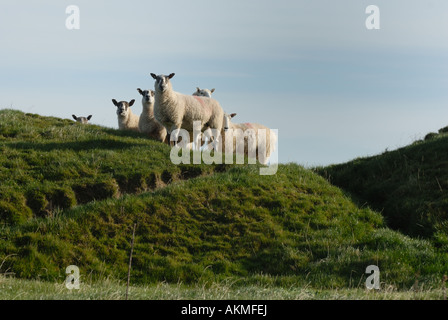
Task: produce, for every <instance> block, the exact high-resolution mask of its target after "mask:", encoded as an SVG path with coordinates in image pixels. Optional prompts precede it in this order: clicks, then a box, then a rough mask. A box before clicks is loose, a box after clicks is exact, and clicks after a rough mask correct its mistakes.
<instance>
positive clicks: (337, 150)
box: [0, 0, 448, 166]
mask: <svg viewBox="0 0 448 320" xmlns="http://www.w3.org/2000/svg"><path fill="white" fill-rule="evenodd" d="M371 4H372V3H370V2H367V1H353V0H344V1H342V2H338V3H333V2H331V1H329V0H320V1H314V2H310V1H285V0H281V1H276V2H275V5H272V2H270V1H253V0H246V1H236V0H231V1H226V2H219V3H209V2H205V1H203V0H194V1H191V2H188V3H187V2H182V1H178V0H176V1H173V0H170V1H166V2H163V3H151V4H149V3H147V2H145V1H140V0H139V1H137V0H135V1H131V2H127V3H126V4H124V3H107V2H105V1H98V2H95V3H89V2H88V1H85V0H80V1H75V2H68V1H58V2H56V1H54V0H46V1H41V2H39V4H36V3H34V2H31V1H25V2H21V3H20V4H18V3H16V2H13V1H2V4H1V5H0V8H2V9H3V10H0V30H1V31H0V41H1V43H2V46H3V47H4V48H6V50H3V52H2V59H0V66H1V69H2V73H1V75H0V92H1V95H0V108H5V109H10V108H12V109H17V110H21V111H24V112H30V113H37V114H40V115H43V116H55V117H60V118H65V119H71V115H72V114H75V115H77V116H87V115H89V114H92V115H93V117H92V119H91V123H93V124H97V125H101V126H104V127H108V128H117V127H118V126H117V118H116V113H115V107H114V105H113V104H112V102H111V99H113V98H114V99H117V100H127V101H129V100H131V99H135V100H136V103H135V105H134V107H133V111H134V113H137V114H139V113H140V111H141V104H140V100H141V99H140V95H139V94H138V92H137V90H136V89H137V88H142V89H153V86H154V81H153V79H152V78H151V77H150V75H149V74H150V73H151V72H153V73H156V74H169V73H171V72H174V73H176V76H175V77H174V78H173V80H172V83H173V89H174V90H175V91H177V92H181V93H184V94H192V93H193V92H194V91H195V90H196V87H200V88H208V89H211V88H215V89H216V90H215V92H214V93H213V98H215V99H216V100H218V101H219V102H220V104H221V105H222V107H223V109H224V111H226V112H228V113H231V112H235V113H237V114H238V115H237V116H236V118H235V119H234V121H235V122H241V123H244V122H255V123H261V124H264V125H266V126H268V127H270V128H271V129H277V130H278V133H279V154H278V158H279V162H280V163H288V162H296V163H299V164H301V165H304V166H321V165H322V166H323V165H329V164H337V163H343V162H347V161H350V160H353V159H355V158H358V157H365V156H371V155H376V154H380V153H382V152H384V150H386V149H387V150H394V149H397V148H399V147H402V146H405V145H408V144H410V143H412V142H413V141H415V140H418V139H422V138H423V137H424V136H425V135H426V134H427V133H429V132H437V130H438V129H439V128H442V127H445V126H447V125H448V110H447V101H448V90H447V86H448V77H447V76H448V55H447V53H448V41H447V40H448V34H447V33H446V30H448V21H447V20H446V19H445V17H444V13H445V12H447V11H448V3H446V2H443V1H441V0H435V1H430V2H425V3H421V2H419V1H416V0H413V1H410V2H409V1H406V2H405V1H396V2H394V3H388V2H387V1H385V0H381V1H375V3H374V4H375V5H376V6H377V7H378V8H379V10H380V16H379V17H380V20H379V21H380V29H374V30H369V29H368V28H366V20H367V19H368V17H369V16H370V15H369V14H368V13H367V14H366V12H365V11H366V8H367V7H368V6H369V5H371ZM70 5H75V6H77V7H78V8H79V11H80V12H79V21H80V25H79V29H73V30H70V29H68V28H67V25H66V23H67V19H68V18H69V17H70V14H67V13H66V9H67V7H69V6H70ZM191 17H194V18H193V19H191Z"/></svg>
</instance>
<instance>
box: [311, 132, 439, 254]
mask: <svg viewBox="0 0 448 320" xmlns="http://www.w3.org/2000/svg"><path fill="white" fill-rule="evenodd" d="M316 171H317V172H318V173H320V174H321V175H323V176H325V177H327V178H328V180H329V181H330V182H331V183H333V184H335V185H337V186H339V187H341V188H343V189H344V190H347V191H348V192H350V194H351V195H353V196H354V197H355V198H356V199H357V202H359V203H367V204H368V205H369V206H371V207H372V208H373V209H375V210H378V211H381V212H382V214H383V215H384V217H385V221H386V224H387V225H388V226H389V227H391V228H393V229H395V230H400V231H401V232H403V233H405V234H408V235H410V236H414V237H416V236H418V237H424V238H427V239H430V240H431V241H432V242H433V243H434V244H435V245H436V246H437V247H439V248H441V249H442V250H444V251H448V136H447V135H446V134H445V133H441V134H435V133H433V134H431V135H430V136H427V139H425V141H417V142H415V143H414V144H412V145H410V146H407V147H404V148H400V149H398V150H395V151H390V152H385V153H383V154H381V155H378V156H374V157H367V158H359V159H355V160H353V161H350V162H348V163H345V164H340V165H332V166H328V167H325V168H318V169H317V170H316Z"/></svg>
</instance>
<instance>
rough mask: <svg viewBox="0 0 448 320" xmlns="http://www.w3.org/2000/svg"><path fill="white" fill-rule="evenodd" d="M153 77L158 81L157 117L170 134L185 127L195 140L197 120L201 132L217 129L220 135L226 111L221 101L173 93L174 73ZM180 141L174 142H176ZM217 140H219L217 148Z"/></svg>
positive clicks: (156, 82)
mask: <svg viewBox="0 0 448 320" xmlns="http://www.w3.org/2000/svg"><path fill="white" fill-rule="evenodd" d="M151 76H152V77H153V78H154V79H155V83H154V89H155V93H156V94H155V103H154V116H155V118H156V119H157V121H159V122H160V123H161V124H163V125H164V126H165V128H166V130H167V132H168V134H171V133H172V132H173V131H174V130H176V129H181V128H182V129H185V130H187V131H188V132H189V133H190V141H193V137H192V133H193V122H194V121H199V122H200V124H201V131H204V130H206V129H208V128H212V129H216V130H217V132H218V135H219V134H220V133H221V128H222V118H223V116H224V111H223V110H222V108H221V106H220V104H219V102H218V101H216V100H214V99H212V98H208V97H201V96H191V95H185V94H182V93H179V92H176V91H174V90H173V88H172V85H171V81H170V80H171V79H172V78H173V77H174V73H171V74H170V75H168V76H166V75H155V74H154V73H151ZM177 138H178V137H177V136H176V137H174V139H173V138H172V140H174V141H177ZM218 139H219V138H218V137H216V140H215V147H216V145H217V141H218Z"/></svg>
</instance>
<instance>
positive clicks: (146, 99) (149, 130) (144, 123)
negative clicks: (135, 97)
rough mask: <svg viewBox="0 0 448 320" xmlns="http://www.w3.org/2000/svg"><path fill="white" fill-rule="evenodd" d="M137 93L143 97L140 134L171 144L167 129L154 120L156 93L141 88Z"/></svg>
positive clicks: (139, 126) (139, 123) (139, 124)
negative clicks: (167, 137)
mask: <svg viewBox="0 0 448 320" xmlns="http://www.w3.org/2000/svg"><path fill="white" fill-rule="evenodd" d="M137 91H138V92H139V93H140V94H141V95H142V113H141V114H140V120H139V122H138V128H139V130H140V132H142V133H146V134H147V135H148V136H149V137H151V138H154V139H156V140H158V141H161V142H167V143H169V142H168V141H167V139H166V135H167V133H166V129H165V127H164V126H163V125H162V124H160V122H158V121H157V120H156V119H155V118H154V96H155V93H154V91H153V90H142V89H140V88H137Z"/></svg>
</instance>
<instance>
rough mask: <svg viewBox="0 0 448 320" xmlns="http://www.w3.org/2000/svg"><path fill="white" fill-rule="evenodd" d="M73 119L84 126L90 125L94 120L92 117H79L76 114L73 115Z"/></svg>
mask: <svg viewBox="0 0 448 320" xmlns="http://www.w3.org/2000/svg"><path fill="white" fill-rule="evenodd" d="M72 117H73V119H75V120H76V122H79V123H82V124H86V123H89V120H90V119H91V118H92V115H89V116H88V117H87V118H86V117H77V116H75V115H74V114H72Z"/></svg>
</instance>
